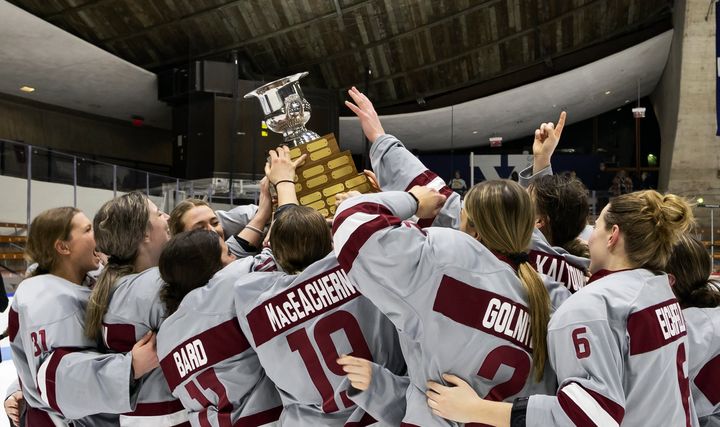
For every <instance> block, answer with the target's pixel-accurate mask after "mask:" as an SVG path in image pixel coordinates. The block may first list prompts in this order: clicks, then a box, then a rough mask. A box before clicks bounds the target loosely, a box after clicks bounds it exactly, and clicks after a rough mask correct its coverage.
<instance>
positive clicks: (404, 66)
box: [10, 0, 673, 114]
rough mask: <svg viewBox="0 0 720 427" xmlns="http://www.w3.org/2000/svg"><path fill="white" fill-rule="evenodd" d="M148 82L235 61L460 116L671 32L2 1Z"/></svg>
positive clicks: (526, 20) (633, 23) (522, 2)
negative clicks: (196, 63) (169, 72)
mask: <svg viewBox="0 0 720 427" xmlns="http://www.w3.org/2000/svg"><path fill="white" fill-rule="evenodd" d="M10 3H12V4H14V5H17V6H18V7H20V8H22V9H25V10H26V11H28V12H30V13H32V14H34V15H35V16H37V17H39V18H41V19H42V20H44V21H46V22H48V23H50V24H52V25H55V26H57V27H59V28H62V29H64V30H66V31H68V32H69V33H71V34H74V35H76V36H78V37H80V38H81V39H83V40H85V41H87V42H89V43H91V44H93V45H95V46H97V47H99V48H101V49H103V50H105V51H107V52H110V53H112V54H114V55H116V56H118V57H119V58H122V59H124V60H126V61H128V62H130V63H132V64H135V65H137V66H139V67H141V68H144V69H146V70H149V71H152V72H158V71H162V70H166V69H169V68H172V67H174V66H178V65H181V64H183V63H187V62H188V61H189V60H194V59H201V58H207V59H227V58H229V55H230V52H232V51H237V53H238V54H239V57H240V59H241V65H242V67H241V69H242V73H241V77H246V78H257V79H262V80H270V79H272V78H274V77H277V76H283V75H288V74H291V73H295V72H298V71H309V72H310V76H309V77H308V78H306V79H305V81H304V83H303V84H306V85H312V86H317V87H328V88H333V89H337V90H340V91H342V90H344V89H346V88H348V87H350V86H352V85H356V86H359V87H364V86H365V80H366V77H365V75H366V74H367V73H366V70H367V69H368V68H369V69H370V70H372V75H371V76H370V77H369V82H368V83H369V92H370V93H371V95H372V96H373V98H374V99H375V100H376V103H377V105H378V106H379V107H380V112H381V113H385V114H393V113H408V112H413V111H421V110H426V109H433V108H437V107H444V106H448V105H453V104H458V103H461V102H465V101H469V100H472V99H476V98H480V97H483V96H487V95H491V94H494V93H498V92H502V91H505V90H508V89H512V88H515V87H518V86H520V85H523V84H527V83H531V82H534V81H538V80H541V79H544V78H547V77H550V76H553V75H557V74H560V73H562V72H565V71H568V70H571V69H575V68H577V67H580V66H583V65H586V64H589V63H591V62H593V61H595V60H598V59H600V58H603V57H605V56H608V55H610V54H613V53H616V52H619V51H621V50H623V49H626V48H628V47H631V46H634V45H636V44H638V43H640V42H643V41H645V40H648V39H650V38H652V37H653V36H656V35H658V34H660V33H662V32H664V31H666V30H668V29H670V28H671V27H672V6H673V2H672V1H671V0H456V1H449V0H446V1H442V0H384V1H380V0H233V1H230V0H143V1H140V0H10Z"/></svg>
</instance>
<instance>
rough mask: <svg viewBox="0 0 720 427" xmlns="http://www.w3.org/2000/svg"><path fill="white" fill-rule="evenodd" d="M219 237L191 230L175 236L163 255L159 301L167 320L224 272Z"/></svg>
mask: <svg viewBox="0 0 720 427" xmlns="http://www.w3.org/2000/svg"><path fill="white" fill-rule="evenodd" d="M221 256H222V247H221V246H220V236H218V234H217V233H215V232H214V231H208V230H190V231H184V232H182V233H180V234H176V235H175V236H173V237H172V238H171V239H170V241H169V242H168V243H167V245H166V246H165V248H164V249H163V251H162V254H160V262H159V263H158V267H159V269H160V276H161V277H162V279H163V280H164V281H165V284H164V285H163V286H162V288H161V289H160V300H161V301H162V302H163V303H164V304H165V310H166V314H167V316H170V315H171V314H173V313H174V312H175V311H176V310H177V308H178V306H179V305H180V302H181V301H182V299H183V298H184V297H185V295H187V294H188V293H189V292H190V291H192V290H193V289H196V288H199V287H201V286H204V285H205V284H206V283H207V282H208V281H210V278H211V277H213V275H214V274H215V273H217V272H218V271H219V270H220V269H221V268H222V262H221V260H220V258H221Z"/></svg>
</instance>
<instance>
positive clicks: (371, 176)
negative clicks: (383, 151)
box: [363, 169, 382, 193]
mask: <svg viewBox="0 0 720 427" xmlns="http://www.w3.org/2000/svg"><path fill="white" fill-rule="evenodd" d="M363 174H364V175H365V176H366V177H367V179H368V181H369V182H370V188H372V190H373V191H374V192H376V193H379V192H381V191H382V189H381V188H380V181H378V179H377V175H375V172H373V171H371V170H367V169H365V170H364V171H363Z"/></svg>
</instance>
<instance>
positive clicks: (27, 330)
mask: <svg viewBox="0 0 720 427" xmlns="http://www.w3.org/2000/svg"><path fill="white" fill-rule="evenodd" d="M90 292H91V291H90V289H89V288H87V287H84V286H79V285H76V284H74V283H72V282H69V281H67V280H65V279H63V278H60V277H57V276H54V275H51V274H43V275H39V276H35V277H32V278H29V279H26V280H24V281H23V282H22V283H21V284H20V286H19V288H18V290H17V292H16V293H15V297H14V298H13V303H12V307H11V309H10V311H9V316H8V334H9V338H10V348H11V350H12V354H13V363H14V364H15V368H16V369H17V372H18V377H19V379H20V384H21V387H22V391H23V396H24V398H25V400H26V402H27V404H28V405H29V407H30V410H29V412H28V415H27V416H28V420H29V421H28V422H29V423H31V425H33V426H45V425H67V424H68V423H70V420H75V421H74V424H75V425H76V426H80V425H108V424H107V423H106V422H109V421H106V422H103V421H102V420H101V419H110V420H112V419H114V420H115V422H117V416H115V417H109V418H108V417H95V418H96V419H95V421H94V420H93V418H94V417H89V418H87V419H85V420H81V418H83V417H88V416H90V415H93V414H100V413H114V414H118V413H123V412H128V411H131V410H132V409H133V408H134V406H135V400H136V398H137V395H133V394H132V393H131V392H130V390H131V385H132V378H131V365H132V358H131V356H130V355H124V354H102V353H100V352H99V350H97V349H96V343H95V342H93V340H91V339H89V338H87V337H86V336H85V334H84V332H83V327H84V324H85V307H86V306H87V300H88V298H89V296H90ZM33 409H34V410H33ZM110 425H112V423H111V424H110Z"/></svg>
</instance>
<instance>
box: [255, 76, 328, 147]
mask: <svg viewBox="0 0 720 427" xmlns="http://www.w3.org/2000/svg"><path fill="white" fill-rule="evenodd" d="M307 75H308V73H307V71H306V72H303V73H297V74H293V75H292V76H287V77H283V78H281V79H278V80H275V81H274V82H270V83H268V84H266V85H263V86H260V87H259V88H257V89H255V90H254V91H252V92H250V93H248V94H246V95H245V98H252V97H255V98H257V99H258V100H259V101H260V106H261V107H262V109H263V113H265V123H266V124H267V127H268V129H270V130H271V131H273V132H276V133H280V134H282V136H283V138H284V140H285V143H286V144H287V145H289V146H291V147H295V146H297V145H300V144H305V143H307V142H310V141H314V140H316V139H318V138H320V135H318V134H317V133H315V132H313V131H311V130H307V129H306V128H305V124H306V123H307V122H308V120H310V112H311V110H312V109H311V108H310V103H309V102H308V101H307V100H306V99H305V97H304V96H303V93H302V89H300V79H301V78H303V77H305V76H307Z"/></svg>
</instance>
